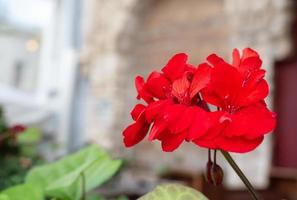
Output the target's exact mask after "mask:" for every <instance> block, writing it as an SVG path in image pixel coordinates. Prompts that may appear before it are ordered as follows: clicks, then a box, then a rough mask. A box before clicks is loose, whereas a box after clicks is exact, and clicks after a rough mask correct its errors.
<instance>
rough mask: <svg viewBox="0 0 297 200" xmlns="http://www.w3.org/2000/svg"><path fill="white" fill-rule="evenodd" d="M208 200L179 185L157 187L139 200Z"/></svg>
mask: <svg viewBox="0 0 297 200" xmlns="http://www.w3.org/2000/svg"><path fill="white" fill-rule="evenodd" d="M184 199H186V200H207V198H206V197H205V196H204V195H203V194H202V193H200V192H198V191H197V190H194V189H193V188H190V187H186V186H183V185H179V184H164V185H161V186H157V187H156V188H155V189H154V190H153V191H152V192H149V193H147V194H146V195H144V196H142V197H140V198H139V200H184Z"/></svg>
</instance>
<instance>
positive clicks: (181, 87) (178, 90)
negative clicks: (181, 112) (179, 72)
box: [172, 75, 190, 102]
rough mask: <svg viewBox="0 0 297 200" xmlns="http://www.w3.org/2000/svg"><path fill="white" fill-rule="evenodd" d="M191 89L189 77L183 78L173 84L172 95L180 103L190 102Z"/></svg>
mask: <svg viewBox="0 0 297 200" xmlns="http://www.w3.org/2000/svg"><path fill="white" fill-rule="evenodd" d="M189 87H190V82H189V81H188V79H187V76H186V75H185V76H183V77H181V78H179V79H177V80H175V81H174V82H173V84H172V94H173V96H175V97H176V98H177V99H178V101H179V102H183V101H189V98H190V97H189V94H188V89H189Z"/></svg>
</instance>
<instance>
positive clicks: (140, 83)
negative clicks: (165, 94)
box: [135, 76, 154, 103]
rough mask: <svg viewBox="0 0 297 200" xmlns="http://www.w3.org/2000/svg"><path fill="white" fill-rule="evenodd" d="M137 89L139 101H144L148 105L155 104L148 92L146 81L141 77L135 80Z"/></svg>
mask: <svg viewBox="0 0 297 200" xmlns="http://www.w3.org/2000/svg"><path fill="white" fill-rule="evenodd" d="M135 87H136V90H137V92H138V95H137V99H140V98H141V99H143V100H144V101H145V102H147V103H151V102H154V98H153V96H152V95H151V94H150V93H149V92H148V91H147V88H146V85H145V83H144V79H143V77H141V76H137V77H136V78H135Z"/></svg>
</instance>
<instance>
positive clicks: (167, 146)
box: [161, 132, 186, 152]
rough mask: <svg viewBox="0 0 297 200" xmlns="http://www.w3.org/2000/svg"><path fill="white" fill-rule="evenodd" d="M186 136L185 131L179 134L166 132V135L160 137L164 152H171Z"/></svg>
mask: <svg viewBox="0 0 297 200" xmlns="http://www.w3.org/2000/svg"><path fill="white" fill-rule="evenodd" d="M185 137H186V132H181V133H179V134H170V133H167V137H163V138H162V141H161V142H162V149H163V151H166V152H172V151H174V150H175V149H177V148H178V147H179V146H180V145H181V143H182V142H183V141H184V139H185Z"/></svg>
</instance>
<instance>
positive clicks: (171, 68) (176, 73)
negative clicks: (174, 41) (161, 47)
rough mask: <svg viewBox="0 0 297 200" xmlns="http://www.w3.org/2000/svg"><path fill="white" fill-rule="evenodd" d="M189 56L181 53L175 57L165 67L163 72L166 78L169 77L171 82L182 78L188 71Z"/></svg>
mask: <svg viewBox="0 0 297 200" xmlns="http://www.w3.org/2000/svg"><path fill="white" fill-rule="evenodd" d="M187 59H188V56H187V55H186V54H185V53H179V54H176V55H174V56H173V57H172V58H171V59H170V60H169V61H168V63H167V64H166V66H165V67H163V69H162V71H163V72H164V74H165V76H166V77H168V78H169V79H170V80H171V81H174V80H175V79H177V78H180V77H181V76H182V75H183V73H184V72H185V71H186V67H187V65H186V62H187Z"/></svg>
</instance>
